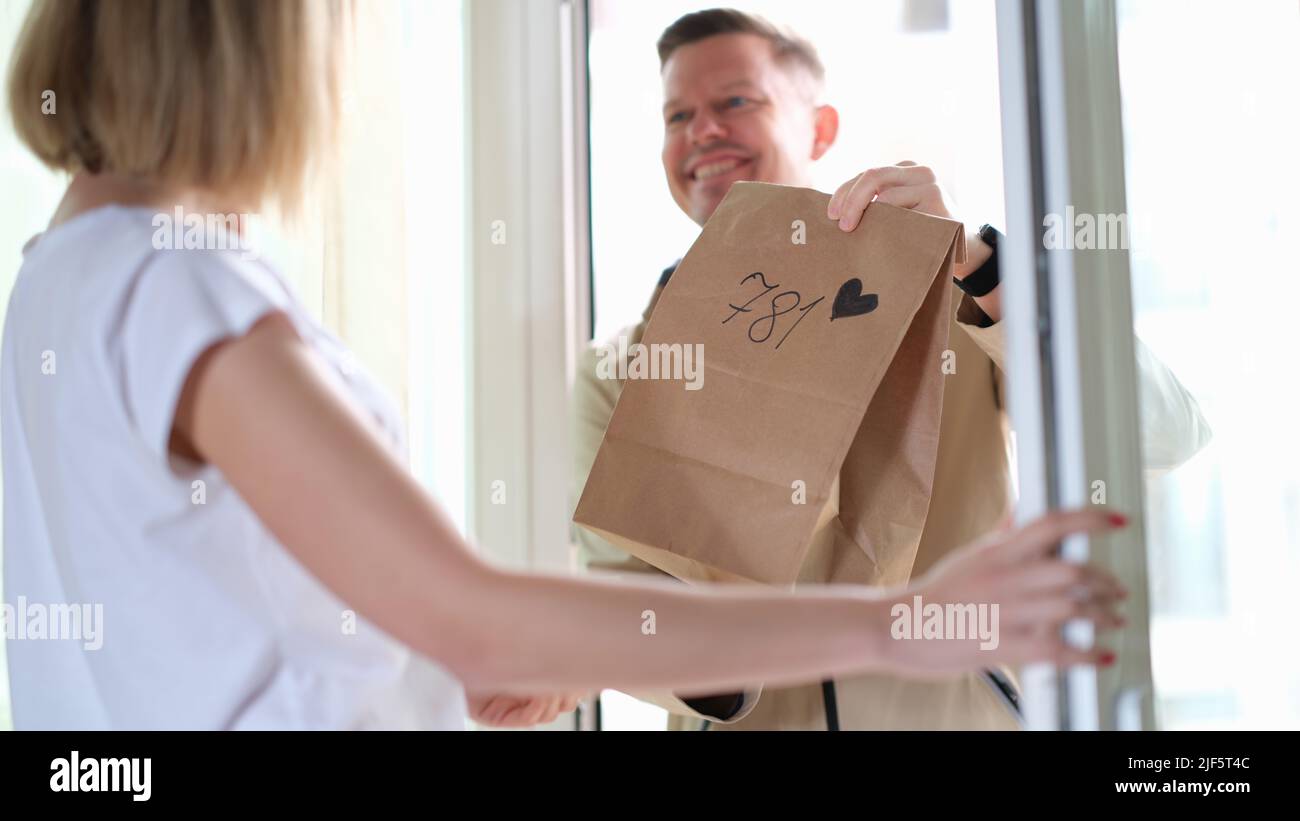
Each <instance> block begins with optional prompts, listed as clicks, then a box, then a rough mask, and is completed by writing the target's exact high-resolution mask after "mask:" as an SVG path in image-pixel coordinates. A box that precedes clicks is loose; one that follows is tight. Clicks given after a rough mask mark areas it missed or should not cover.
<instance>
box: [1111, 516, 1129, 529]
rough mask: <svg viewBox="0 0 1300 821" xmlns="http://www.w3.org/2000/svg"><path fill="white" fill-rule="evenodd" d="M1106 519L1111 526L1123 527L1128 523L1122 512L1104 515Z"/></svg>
mask: <svg viewBox="0 0 1300 821" xmlns="http://www.w3.org/2000/svg"><path fill="white" fill-rule="evenodd" d="M1106 520H1107V521H1109V522H1110V526H1111V527H1124V526H1125V525H1127V524H1128V517H1127V516H1125V515H1124V514H1123V513H1112V514H1110V515H1109V516H1107V517H1106Z"/></svg>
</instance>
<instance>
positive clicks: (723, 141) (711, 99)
mask: <svg viewBox="0 0 1300 821" xmlns="http://www.w3.org/2000/svg"><path fill="white" fill-rule="evenodd" d="M663 82H664V100H665V103H664V110H663V115H664V148H663V162H664V172H665V173H666V174H667V176H668V187H669V189H670V190H671V191H672V194H673V199H674V200H676V201H677V205H678V206H679V207H680V208H681V209H682V210H683V211H685V212H686V214H687V215H688V216H690V218H691V219H693V220H695V222H697V223H699V224H700V225H703V224H704V223H705V221H706V220H708V218H709V216H710V215H711V214H712V213H713V211H714V209H716V208H717V207H718V204H719V203H721V202H722V199H723V197H725V196H726V195H727V190H728V189H729V188H730V187H731V184H732V183H733V182H737V181H739V180H755V181H760V182H773V183H781V184H784V185H805V186H806V185H808V184H809V177H810V170H811V167H812V163H813V161H814V160H815V159H817V158H818V157H820V156H821V155H822V154H823V153H824V152H825V151H826V149H827V148H829V146H830V142H831V141H833V140H834V123H833V120H834V117H835V114H834V110H833V109H829V107H828V106H823V107H821V108H819V107H817V106H816V105H815V104H814V99H815V93H816V86H815V81H814V80H813V78H812V76H811V75H810V74H809V72H807V71H806V70H805V69H803V68H802V67H800V66H798V65H793V64H789V61H786V62H785V63H783V62H781V61H778V60H777V58H776V55H775V54H774V52H773V46H772V44H771V43H770V42H768V41H767V40H765V39H763V38H762V37H760V36H758V35H755V34H719V35H715V36H713V37H708V38H705V39H703V40H699V41H697V42H694V43H688V44H686V45H683V46H681V47H680V48H678V49H677V50H675V51H674V52H673V53H672V54H671V56H670V57H669V58H668V62H667V63H665V65H664V67H663ZM827 118H829V119H830V120H831V121H832V122H831V123H830V124H829V126H830V127H829V131H827V123H826V122H822V125H821V129H822V131H821V134H820V136H819V133H818V124H819V121H824V120H826V119H827ZM828 134H829V137H828Z"/></svg>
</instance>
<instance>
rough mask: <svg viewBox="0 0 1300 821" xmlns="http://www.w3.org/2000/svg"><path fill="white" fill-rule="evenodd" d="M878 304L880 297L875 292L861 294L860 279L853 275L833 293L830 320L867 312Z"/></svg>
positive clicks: (874, 308)
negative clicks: (833, 299)
mask: <svg viewBox="0 0 1300 821" xmlns="http://www.w3.org/2000/svg"><path fill="white" fill-rule="evenodd" d="M879 304H880V297H879V296H877V295H876V294H863V293H862V280H860V279H858V278H857V277H854V278H853V279H850V280H849V281H848V282H846V283H844V284H843V285H841V286H840V291H839V293H837V294H836V295H835V303H834V304H833V305H831V321H832V322H834V321H835V319H836V317H841V316H861V315H862V314H869V313H871V312H872V311H874V310H876V306H877V305H879Z"/></svg>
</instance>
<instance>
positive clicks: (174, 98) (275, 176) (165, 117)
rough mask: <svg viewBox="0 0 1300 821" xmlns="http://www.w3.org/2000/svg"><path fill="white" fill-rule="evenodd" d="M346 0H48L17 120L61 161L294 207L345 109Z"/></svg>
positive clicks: (14, 80)
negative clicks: (341, 71) (340, 49)
mask: <svg viewBox="0 0 1300 821" xmlns="http://www.w3.org/2000/svg"><path fill="white" fill-rule="evenodd" d="M342 2H343V0H337V1H336V0H36V2H35V3H34V5H33V6H32V9H31V11H30V12H29V13H28V15H27V20H26V21H25V23H24V24H23V29H22V33H21V34H20V35H19V39H18V45H17V48H16V50H15V53H14V58H13V62H12V64H11V65H10V71H9V87H8V97H9V110H10V112H11V114H12V116H13V121H14V128H15V130H16V131H17V133H18V136H19V137H20V138H21V139H22V140H23V142H25V143H26V144H27V146H28V147H29V148H31V150H32V151H33V152H35V154H36V156H37V157H39V158H40V159H41V160H42V161H43V162H45V163H46V164H47V165H49V166H50V167H52V168H55V169H60V170H64V171H68V172H73V173H75V172H79V171H87V172H90V173H92V174H97V173H100V172H110V173H115V174H121V175H125V176H128V177H132V178H137V179H140V180H144V181H149V182H156V183H161V184H164V185H173V184H174V185H177V186H183V187H191V186H193V187H201V188H206V189H211V190H215V191H220V192H223V193H234V194H237V195H238V196H241V197H245V198H248V199H251V200H252V201H254V202H259V203H260V202H263V201H265V200H266V199H268V198H269V199H274V200H276V201H278V202H280V203H281V204H283V205H284V206H285V207H286V208H288V209H292V208H294V207H295V206H296V205H297V204H298V202H299V200H300V197H301V195H302V190H303V185H304V181H305V177H306V174H307V171H308V169H309V167H310V166H311V164H312V161H313V160H314V159H315V158H316V157H317V156H318V151H319V149H321V148H323V147H325V146H327V145H329V143H330V141H331V138H332V135H333V133H334V130H335V127H336V125H337V121H338V120H337V116H338V93H339V89H338V83H339V77H338V72H337V63H338V57H339V55H338V53H337V46H339V45H340V43H341V41H342V38H341V37H340V36H339V35H340V33H341V28H342V26H343V25H344V24H345V21H344V19H343V17H344V14H345V13H346V12H347V9H346V8H345V7H344V6H343V5H342ZM50 92H53V94H52V95H51V94H50Z"/></svg>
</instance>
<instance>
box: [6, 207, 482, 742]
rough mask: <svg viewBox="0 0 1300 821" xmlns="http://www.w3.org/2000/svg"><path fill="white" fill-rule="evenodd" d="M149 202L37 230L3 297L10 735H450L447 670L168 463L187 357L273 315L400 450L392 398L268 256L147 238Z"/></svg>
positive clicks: (212, 479) (224, 498) (198, 477)
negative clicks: (305, 731)
mask: <svg viewBox="0 0 1300 821" xmlns="http://www.w3.org/2000/svg"><path fill="white" fill-rule="evenodd" d="M154 213H155V212H154V211H153V210H151V209H142V208H124V207H119V206H108V207H104V208H99V209H96V210H94V211H90V212H87V213H85V214H82V215H79V216H77V217H76V218H74V219H72V220H70V221H68V222H67V223H64V224H62V225H60V226H58V227H56V228H54V229H52V230H50V231H48V232H46V233H45V234H43V235H40V236H37V237H36V238H35V239H33V240H32V242H30V243H28V245H27V247H26V248H25V249H24V261H23V266H22V269H21V271H20V272H19V274H18V279H17V283H16V284H15V286H14V289H13V293H12V296H11V298H10V301H9V312H8V316H7V318H6V320H5V327H4V349H3V365H2V366H0V368H2V370H3V373H2V374H0V383H2V384H0V431H2V433H3V458H4V597H3V604H4V605H5V610H4V615H5V616H6V617H7V620H8V621H7V624H6V625H5V630H4V632H5V634H8V635H11V636H12V639H11V640H9V641H8V643H7V647H8V655H9V675H10V686H11V691H12V703H13V711H14V724H15V726H16V727H17V728H20V729H38V728H39V729H46V728H76V729H109V728H113V729H116V728H165V729H180V728H240V729H244V728H249V729H251V728H288V729H296V728H315V729H338V728H421V729H464V726H465V724H464V722H465V696H464V692H463V690H462V689H461V687H460V685H459V683H458V682H457V681H456V680H455V679H454V678H452V677H451V676H450V675H449V674H448V673H447V672H446V671H445V670H443V669H442V668H441V667H440V666H438V665H437V664H434V663H433V662H431V661H429V660H427V659H425V658H423V657H421V656H419V655H417V654H415V653H414V652H412V651H411V650H410V649H408V648H406V647H405V646H404V645H402V644H400V643H398V642H397V641H395V640H394V639H392V638H391V637H390V636H388V635H387V634H385V633H383V632H381V631H380V630H379V629H378V628H376V627H375V626H373V625H372V624H370V623H368V622H366V621H365V620H364V619H361V618H360V617H359V616H355V617H350V616H349V612H350V611H349V610H348V607H347V605H345V604H344V603H343V602H342V601H340V600H339V599H338V598H336V597H335V596H334V595H333V594H331V593H330V592H329V591H328V590H326V588H325V587H324V586H323V585H322V584H320V583H319V582H318V581H317V580H316V579H315V578H314V577H313V576H312V575H310V574H309V573H308V572H307V570H306V569H305V568H303V567H302V565H300V564H299V563H298V562H297V561H296V560H295V559H294V558H293V556H291V555H290V554H289V552H288V551H287V550H285V548H284V547H283V546H282V545H280V544H279V543H278V542H277V541H276V540H275V538H274V537H273V536H272V535H271V534H270V533H269V532H268V531H267V530H266V529H265V527H263V525H262V523H261V521H260V520H259V519H258V518H257V517H256V516H255V515H254V514H253V512H252V511H251V510H250V509H249V508H248V506H247V505H246V504H245V503H244V502H243V500H242V499H240V498H239V496H238V495H237V494H236V492H235V491H234V489H233V488H232V487H231V486H230V485H229V484H228V483H227V482H226V480H225V478H224V477H223V476H222V474H221V473H220V471H218V470H216V469H215V468H213V467H211V466H199V465H196V464H194V463H189V462H187V461H185V460H180V459H177V458H175V457H170V456H169V454H168V440H169V436H170V432H171V427H172V417H173V414H174V411H175V406H176V402H177V399H178V397H179V395H180V391H181V388H182V385H183V383H184V381H185V378H186V376H187V374H188V373H189V371H190V368H191V367H192V365H193V363H194V361H195V359H196V358H197V357H198V356H199V354H200V353H202V352H203V351H204V350H205V349H206V348H208V347H209V346H211V345H212V344H213V343H214V342H216V341H218V340H221V339H223V338H226V337H231V336H238V335H240V334H243V333H244V332H246V331H247V330H248V329H249V328H250V327H251V326H252V325H253V324H254V323H256V321H257V320H258V319H259V318H261V317H263V316H265V315H266V314H267V313H268V312H271V311H275V310H280V311H283V312H285V313H286V314H287V315H288V316H289V317H290V318H291V319H292V321H293V322H294V324H295V325H296V327H297V330H298V332H299V334H301V335H302V337H303V339H305V340H306V341H307V342H308V344H310V345H311V347H312V348H313V349H314V350H315V351H316V352H317V353H318V354H319V355H320V356H322V357H323V358H324V360H325V361H326V362H328V363H330V364H331V365H332V366H333V367H334V368H336V369H337V371H338V373H339V374H340V376H341V378H342V379H343V381H344V382H345V384H346V385H348V387H349V388H350V389H351V390H352V392H353V394H354V396H355V398H356V400H357V401H358V402H359V403H361V405H362V406H363V407H366V408H368V409H369V410H370V411H371V412H372V413H373V414H374V416H375V418H376V420H377V421H378V422H379V424H380V425H381V426H382V427H383V428H384V429H385V430H386V431H387V432H388V433H389V434H390V439H391V441H392V444H393V447H394V449H395V450H397V451H399V452H400V451H401V449H402V447H403V444H402V438H401V422H400V418H399V417H398V414H397V413H396V411H395V409H394V408H393V406H392V403H391V402H389V401H387V400H386V399H385V398H384V395H383V393H382V392H381V391H380V390H379V389H378V388H377V386H376V385H375V384H374V383H373V382H372V381H371V380H370V379H369V378H368V377H366V376H365V375H364V374H363V373H362V372H360V370H359V369H358V368H356V367H355V366H354V365H353V362H354V360H353V359H352V357H351V355H350V354H349V353H348V352H347V350H346V349H345V348H344V347H343V345H342V344H341V343H340V342H339V341H338V340H337V339H335V338H334V337H333V336H331V335H330V334H329V333H328V332H326V331H325V330H323V329H322V328H321V327H319V326H318V325H317V324H316V323H315V322H313V321H312V320H311V319H310V317H308V316H307V314H306V313H305V312H304V310H303V309H302V308H301V306H300V305H299V304H298V302H297V301H296V299H295V298H294V296H293V295H292V293H291V291H290V289H289V288H288V287H287V286H286V284H285V283H284V281H283V279H282V278H281V277H280V276H279V274H278V273H277V272H276V271H275V270H273V268H272V267H271V266H270V265H268V264H267V263H265V262H261V261H257V260H249V259H244V258H243V257H244V256H247V255H244V254H241V252H239V251H215V250H214V251H198V250H161V251H160V250H155V248H154V247H153V242H152V238H153V235H154V230H155V229H154V227H153V225H152V219H153V216H154ZM267 458H274V454H267ZM197 482H201V483H202V484H201V485H200V484H196V483H197ZM346 503H347V500H345V499H335V500H322V504H346ZM356 549H358V550H365V549H366V546H365V545H357V546H356ZM429 595H431V596H433V595H437V591H436V590H430V591H429ZM78 606H79V607H78ZM78 622H79V623H78ZM74 634H75V635H74ZM40 636H45V638H40ZM97 645H98V646H97Z"/></svg>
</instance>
